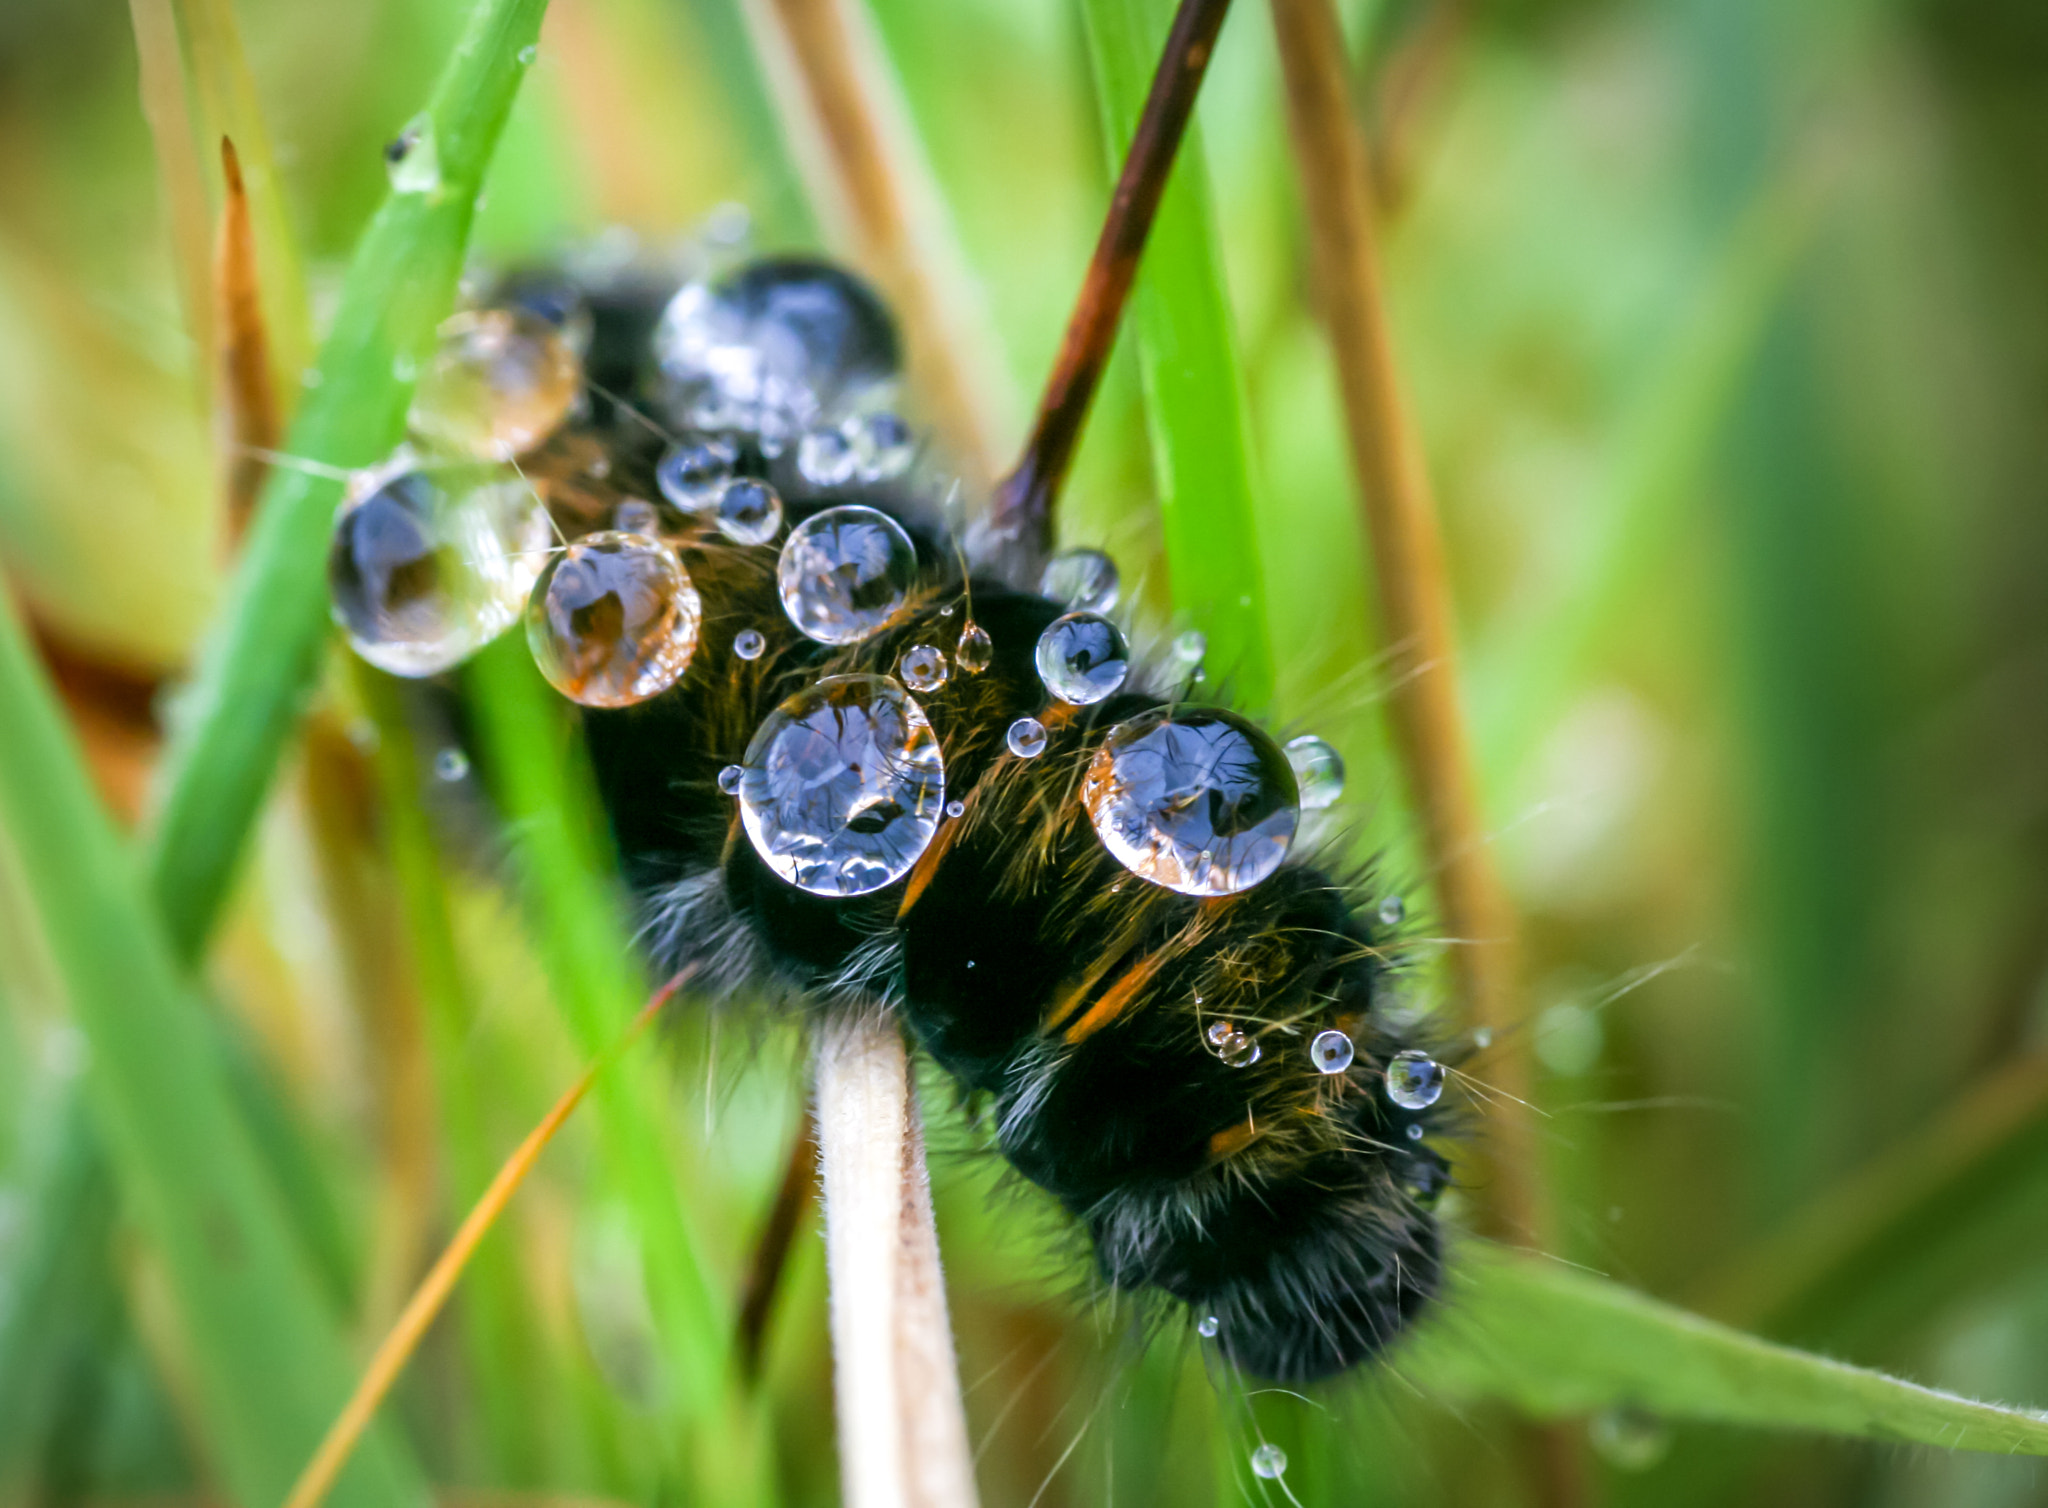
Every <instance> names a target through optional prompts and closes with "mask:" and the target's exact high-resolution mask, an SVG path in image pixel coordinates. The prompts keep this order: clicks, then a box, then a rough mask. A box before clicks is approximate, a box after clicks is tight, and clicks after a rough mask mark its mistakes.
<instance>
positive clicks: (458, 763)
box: [434, 744, 469, 784]
mask: <svg viewBox="0 0 2048 1508" xmlns="http://www.w3.org/2000/svg"><path fill="white" fill-rule="evenodd" d="M468 773H469V756H468V755H467V754H465V753H463V752H462V750H460V749H458V748H456V747H455V746H454V745H453V744H450V745H449V746H448V747H447V748H445V749H443V750H441V751H440V752H439V753H438V754H436V755H435V756H434V778H435V779H436V780H445V781H448V782H449V783H450V784H453V783H454V782H455V781H458V780H460V779H461V778H462V777H463V776H465V775H467V774H468Z"/></svg>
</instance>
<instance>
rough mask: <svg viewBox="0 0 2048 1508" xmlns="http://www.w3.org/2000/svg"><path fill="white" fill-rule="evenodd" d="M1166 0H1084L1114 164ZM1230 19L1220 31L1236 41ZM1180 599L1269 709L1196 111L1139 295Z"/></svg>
mask: <svg viewBox="0 0 2048 1508" xmlns="http://www.w3.org/2000/svg"><path fill="white" fill-rule="evenodd" d="M1173 9H1174V8H1173V6H1172V5H1171V4H1170V3H1168V0H1081V14H1082V18H1083V20H1084V21H1085V23H1086V29H1087V35H1088V54H1089V57H1090V59H1091V60H1092V62H1093V66H1094V71H1095V91H1096V99H1097V102H1098V103H1099V105H1100V106H1101V112H1102V121H1103V136H1104V139H1105V141H1106V143H1107V145H1108V147H1109V150H1110V158H1111V161H1110V172H1111V173H1112V174H1114V173H1115V172H1116V171H1117V169H1118V168H1119V167H1120V166H1121V165H1122V162H1123V157H1124V153H1125V151H1126V150H1127V148H1128V147H1129V145H1130V140H1131V135H1132V132H1133V131H1134V130H1136V128H1137V123H1138V115H1139V112H1140V111H1141V110H1142V109H1143V108H1144V104H1145V95H1146V92H1147V90H1148V89H1149V88H1150V86H1151V82H1152V73H1153V70H1154V69H1155V68H1156V67H1157V66H1158V63H1159V49H1160V46H1161V44H1162V43H1163V42H1164V40H1165V37H1166V32H1167V28H1168V26H1169V25H1170V24H1171V22H1172V19H1173ZM1229 37H1230V33H1229V31H1228V29H1226V30H1225V31H1224V34H1223V40H1222V41H1221V43H1219V45H1221V46H1228V45H1230V44H1229ZM1130 317H1131V324H1132V330H1133V333H1134V334H1135V335H1136V336H1137V340H1138V369H1139V372H1140V373H1141V375H1142V377H1143V380H1144V386H1145V415H1146V421H1147V424H1148V427H1149V428H1150V431H1151V435H1152V466H1153V474H1154V480H1155V482H1156V483H1157V486H1158V489H1159V511H1160V519H1161V523H1162V525H1163V532H1164V535H1165V540H1166V568H1167V572H1168V574H1169V576H1170V577H1171V579H1172V587H1173V600H1174V602H1175V604H1176V605H1177V606H1178V607H1179V608H1180V609H1181V610H1182V611H1184V612H1186V613H1188V614H1189V615H1190V616H1191V617H1192V618H1193V620H1194V622H1195V624H1196V626H1197V627H1199V628H1200V629H1201V630H1202V632H1203V633H1204V634H1206V635H1207V636H1208V640H1209V666H1210V673H1211V676H1212V677H1214V676H1216V675H1218V674H1219V673H1220V674H1221V675H1222V676H1225V677H1228V679H1229V682H1230V685H1231V688H1232V690H1233V691H1234V693H1235V696H1236V699H1237V700H1238V701H1239V702H1241V703H1242V704H1244V705H1245V706H1246V707H1247V708H1249V709H1251V710H1254V711H1256V710H1260V709H1262V708H1264V706H1265V705H1266V703H1267V702H1268V701H1269V700H1270V699H1271V697H1272V693H1273V652H1272V647H1271V645H1270V644H1269V643H1268V641H1267V637H1266V619H1265V611H1264V607H1263V602H1264V597H1265V591H1264V577H1263V575H1262V574H1261V572H1260V568H1259V540H1258V526H1257V506H1256V504H1255V502H1254V497H1253V491H1252V466H1251V457H1250V440H1249V438H1248V436H1249V433H1250V429H1249V426H1248V424H1247V422H1246V418H1245V403H1244V387H1243V380H1242V377H1241V374H1240V373H1239V370H1238V362H1237V341H1236V336H1235V334H1234V333H1233V331H1232V328H1231V319H1230V307H1229V301H1228V294H1227V291H1226V289H1225V287H1224V283H1223V267H1222V252H1221V249H1220V248H1219V246H1218V244H1217V238H1216V225H1215V217H1214V213H1213V211H1212V208H1211V206H1210V202H1209V184H1208V179H1207V176H1206V165H1205V163H1204V161H1203V152H1202V133H1201V129H1200V127H1199V125H1198V124H1196V123H1194V122H1190V123H1189V125H1188V132H1187V136H1186V138H1185V139H1184V140H1183V141H1182V142H1181V147H1180V160H1179V163H1178V164H1177V166H1176V167H1175V168H1174V172H1173V177H1172V179H1171V181H1170V182H1169V183H1168V184H1167V188H1166V194H1165V197H1164V198H1163V199H1162V200H1161V201H1160V204H1159V215H1158V218H1157V219H1156V220H1155V221H1154V222H1153V226H1152V238H1151V240H1150V242H1149V243H1148V244H1147V246H1146V250H1145V260H1144V262H1143V263H1142V264H1141V266H1140V267H1139V270H1138V280H1137V285H1136V287H1135V288H1134V289H1133V292H1132V299H1131V315H1130Z"/></svg>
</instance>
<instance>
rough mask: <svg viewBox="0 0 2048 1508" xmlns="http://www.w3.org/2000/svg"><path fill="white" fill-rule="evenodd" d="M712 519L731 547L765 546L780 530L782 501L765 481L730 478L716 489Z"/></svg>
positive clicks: (749, 478)
mask: <svg viewBox="0 0 2048 1508" xmlns="http://www.w3.org/2000/svg"><path fill="white" fill-rule="evenodd" d="M712 517H713V518H714V519H716V521H717V523H718V532H719V533H720V534H723V535H724V536H725V537H726V538H727V539H729V540H731V541H732V542H733V543H734V544H736V545H765V544H767V543H768V541H769V540H771V539H773V538H774V537H775V536H776V534H777V533H778V532H779V531H780V530H781V528H782V498H781V496H780V495H779V494H778V493H777V492H776V491H775V489H774V488H773V487H770V486H769V485H768V484H767V483H766V482H757V481H755V480H754V479H753V478H752V477H744V476H742V477H734V478H733V479H732V480H731V481H729V482H727V483H726V484H725V485H724V486H723V487H721V488H720V489H719V492H718V507H717V511H716V512H715V513H714V514H713V515H712Z"/></svg>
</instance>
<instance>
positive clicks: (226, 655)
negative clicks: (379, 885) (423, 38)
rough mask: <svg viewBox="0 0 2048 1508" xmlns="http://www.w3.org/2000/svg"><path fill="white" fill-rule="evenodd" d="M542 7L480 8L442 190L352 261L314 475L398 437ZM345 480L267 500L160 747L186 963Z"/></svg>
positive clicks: (278, 488) (219, 885)
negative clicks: (416, 368)
mask: <svg viewBox="0 0 2048 1508" xmlns="http://www.w3.org/2000/svg"><path fill="white" fill-rule="evenodd" d="M545 9H546V0H483V3H482V4H480V5H479V6H478V8H477V10H476V12H475V14H474V15H473V16H472V17H471V20H470V24H469V28H468V30H467V32H466V33H465V34H464V36H463V38H462V41H461V43H460V44H459V45H458V47H457V48H456V52H455V55H454V57H453V58H452V59H450V61H449V63H448V66H447V68H446V70H445V71H444V72H443V73H442V76H441V81H440V84H439V85H438V87H437V88H436V89H435V91H434V96H433V99H432V100H431V102H430V103H429V104H428V107H427V110H426V112H425V114H424V116H423V117H422V121H423V122H430V123H431V124H430V125H423V127H422V137H423V140H422V142H421V145H420V146H419V147H417V148H415V151H418V152H424V151H425V150H427V149H428V146H429V144H431V148H432V150H433V152H434V153H435V156H436V159H437V160H438V162H439V165H440V171H439V186H438V187H437V188H434V189H432V190H430V191H428V192H424V193H398V192H393V193H391V194H390V195H389V196H388V197H387V198H386V199H385V201H384V204H383V207H382V208H381V209H379V210H378V212H377V215H376V218H375V219H374V220H372V221H371V222H370V227H369V229H368V230H367V231H366V232H365V233H364V235H363V239H362V242H361V244H360V245H359V247H358V248H357V251H356V255H355V259H354V261H353V262H352V263H351V264H350V267H349V272H348V277H347V280H346V282H345V283H344V284H343V287H342V294H341V305H340V309H339V312H338V313H337V314H336V315H335V320H334V328H333V332H332V333H331V334H330V335H329V336H328V337H327V340H326V343H325V344H324V345H323V346H322V348H321V351H320V356H319V359H318V361H317V362H316V363H315V366H314V368H313V372H312V373H311V374H310V375H309V377H308V381H309V382H311V383H312V384H313V386H312V388H311V391H309V392H307V393H306V395H305V398H304V400H303V402H301V404H300V405H299V413H298V417H297V418H296V420H295V421H294V422H293V424H292V428H291V434H290V436H289V438H288V440H287V442H286V448H287V449H288V450H289V451H290V452H291V453H292V454H293V455H295V456H299V457H302V458H304V459H307V460H310V461H313V462H317V463H319V464H320V465H321V466H343V467H353V466H362V465H366V464H368V463H370V462H372V461H375V460H378V459H380V458H381V457H382V456H383V455H384V454H385V453H387V452H388V451H389V450H390V449H391V447H392V445H393V444H394V443H396V442H397V440H398V438H399V437H400V435H401V433H402V432H403V428H404V423H405V410H406V404H407V402H408V400H409V398H410V395H411V389H412V384H411V380H410V379H409V378H407V377H404V376H402V375H401V373H402V372H404V371H406V370H408V367H407V363H409V362H414V361H416V360H417V359H418V358H419V356H420V355H421V354H422V353H423V352H424V351H425V349H426V348H427V346H428V344H429V342H430V341H431V339H432V337H433V332H434V327H435V326H436V325H437V324H438V323H439V322H440V320H441V318H442V316H443V315H445V314H446V313H447V312H448V308H449V305H450V304H451V303H452V302H453V300H454V297H455V282H456V277H457V275H458V274H459V273H460V271H461V268H462V259H463V251H464V247H465V246H466V244H467V242H468V238H469V227H470V221H471V220H472V218H473V217H474V215H475V212H476V198H477V193H478V190H479V188H480V187H481V185H482V183H483V176H484V170H485V168H486V167H487V166H488V165H489V163H490V158H491V149H492V147H493V146H495V144H496V142H497V139H498V132H499V130H500V128H501V127H502V126H503V125H504V122H505V116H506V113H507V112H508V111H509V110H510V108H511V105H512V97H513V94H514V93H515V91H516V90H517V88H518V86H519V81H520V79H521V78H522V77H523V76H524V75H525V72H526V68H527V63H528V61H529V58H530V56H531V54H530V53H529V52H528V49H529V48H531V47H533V46H534V45H535V44H536V39H537V37H538V35H539V31H540V18H541V13H542V12H543V11H544V10H545ZM339 495H340V484H339V483H337V482H335V481H333V480H331V479H329V478H327V477H324V476H315V475H312V474H311V473H309V472H307V471H302V470H297V469H293V468H291V467H288V466H280V467H279V468H277V469H276V470H275V471H274V472H273V473H272V474H271V479H270V483H269V485H268V486H267V487H266V488H265V489H264V494H263V499H262V502H261V504H260V505H259V507H258V509H257V513H256V521H255V526H254V527H253V528H252V529H251V531H250V534H249V539H248V543H247V546H246V547H245V549H244V551H243V555H242V559H241V563H240V565H239V566H238V567H237V569H236V572H235V578H234V582H233V584H232V586H231V587H230V590H229V595H228V600H227V604H226V608H225V612H224V614H223V616H222V619H221V621H220V623H219V625H218V627H217V629H216V631H215V634H214V636H213V638H212V640H211V641H210V643H209V644H208V646H207V649H206V652H205V653H204V655H203V656H202V659H201V662H200V665H199V668H198V671H197V675H196V677H195V680H194V684H193V686H192V689H191V692H190V693H189V700H188V702H187V704H186V708H185V716H184V717H183V718H182V719H181V720H180V722H179V725H178V727H177V729H176V731H175V733H174V735H173V738H172V741H171V745H170V748H169V749H168V750H167V751H166V756H165V770H166V772H167V783H166V786H165V796H164V800H163V805H162V810H161V811H160V812H159V813H158V817H157V821H156V824H155V830H154V833H153V842H152V844H151V848H150V855H149V881H150V891H151V893H152V895H153V896H154V897H155V900H156V903H157V905H158V907H159V909H160V911H161V913H162V915H163V917H164V920H165V923H166V925H167V927H168V929H169V932H170V936H171V941H172V943H173V945H174V946H175V947H176V948H177V949H178V951H179V952H180V953H181V954H183V955H185V956H187V957H191V956H195V955H197V954H198V953H199V952H200V951H202V949H203V947H204V943H205V939H206V935H207V933H208V932H209V930H210V929H211V928H212V925H213V922H214V919H215V918H216V917H217V916H218V915H219V912H220V909H221V905H222V901H223V899H224V898H225V896H226V893H227V889H228V885H229V883H230V881H231V879H232V877H233V874H234V869H235V864H236V861H237V859H238V858H239V856H240V854H241V851H242V848H243V845H244V842H245V840H246V838H247V836H248V832H249V828H250V826H251V824H252V823H253V822H254V820H255V817H256V813H257V811H258V810H259V809H260V807H261V806H262V804H263V798H264V795H265V793H266V792H267V791H268V789H269V786H270V779H271V775H272V772H273V771H274V770H275V768H276V766H277V760H278V755H279V753H280V751H281V750H282V749H283V747H284V744H285V740H286V739H287V738H288V737H289V736H290V734H291V731H292V728H293V726H294V724H295V723H296V722H297V721H298V716H299V710H300V707H301V705H302V703H303V700H304V697H305V694H306V690H307V688H308V687H309V686H310V685H311V684H312V682H313V679H314V676H315V674H316V672H317V671H318V669H319V665H320V648H321V645H322V643H323V642H324V640H325V637H326V633H327V588H326V581H325V575H324V571H325V565H326V550H325V545H326V541H327V536H328V531H329V529H330V528H331V526H332V523H333V518H334V508H335V504H336V501H337V499H338V498H339Z"/></svg>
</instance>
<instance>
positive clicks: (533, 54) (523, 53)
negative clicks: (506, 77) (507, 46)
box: [519, 42, 540, 68]
mask: <svg viewBox="0 0 2048 1508" xmlns="http://www.w3.org/2000/svg"><path fill="white" fill-rule="evenodd" d="M539 56H540V48H539V47H538V46H537V45H536V44H534V43H532V42H528V43H527V44H526V45H525V46H524V47H522V48H520V49H519V61H520V62H521V63H522V64H524V65H525V66H526V67H528V68H531V67H532V66H533V60H534V59H535V58H537V57H539Z"/></svg>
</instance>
